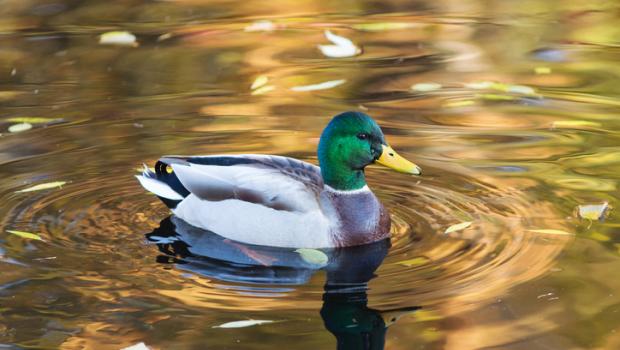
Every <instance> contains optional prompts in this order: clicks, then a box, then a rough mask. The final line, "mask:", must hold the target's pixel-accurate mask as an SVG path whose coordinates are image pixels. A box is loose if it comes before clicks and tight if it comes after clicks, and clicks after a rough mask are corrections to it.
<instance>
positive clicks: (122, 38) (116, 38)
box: [99, 31, 138, 47]
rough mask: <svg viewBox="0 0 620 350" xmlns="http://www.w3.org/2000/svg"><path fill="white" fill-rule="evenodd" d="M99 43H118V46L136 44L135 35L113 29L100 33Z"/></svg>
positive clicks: (134, 45)
mask: <svg viewBox="0 0 620 350" xmlns="http://www.w3.org/2000/svg"><path fill="white" fill-rule="evenodd" d="M99 44H103V45H120V46H133V47H136V46H138V43H137V42H136V36H135V35H133V34H131V33H130V32H127V31H113V32H107V33H103V34H101V36H99Z"/></svg>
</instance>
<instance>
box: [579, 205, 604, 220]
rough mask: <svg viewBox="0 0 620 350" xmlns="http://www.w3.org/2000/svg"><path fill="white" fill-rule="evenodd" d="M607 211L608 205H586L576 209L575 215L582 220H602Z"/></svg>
mask: <svg viewBox="0 0 620 350" xmlns="http://www.w3.org/2000/svg"><path fill="white" fill-rule="evenodd" d="M608 210H609V203H607V202H604V203H602V204H586V205H580V206H578V207H577V214H578V215H579V217H580V218H582V219H588V220H592V221H594V220H603V219H604V218H605V215H606V214H607V212H608Z"/></svg>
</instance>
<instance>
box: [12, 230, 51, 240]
mask: <svg viewBox="0 0 620 350" xmlns="http://www.w3.org/2000/svg"><path fill="white" fill-rule="evenodd" d="M6 232H8V233H12V234H14V235H16V236H20V237H22V238H28V239H36V240H37V241H42V240H43V238H41V236H39V235H37V234H36V233H30V232H26V231H14V230H6Z"/></svg>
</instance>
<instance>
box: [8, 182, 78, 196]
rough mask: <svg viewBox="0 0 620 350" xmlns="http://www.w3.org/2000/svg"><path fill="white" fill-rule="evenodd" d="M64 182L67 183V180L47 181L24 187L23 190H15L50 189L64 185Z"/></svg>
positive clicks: (20, 191) (21, 191)
mask: <svg viewBox="0 0 620 350" xmlns="http://www.w3.org/2000/svg"><path fill="white" fill-rule="evenodd" d="M64 184H66V182H65V181H55V182H47V183H44V184H39V185H35V186H32V187H28V188H24V189H23V190H19V191H15V192H16V193H23V192H34V191H41V190H48V189H50V188H56V187H62V186H63V185H64Z"/></svg>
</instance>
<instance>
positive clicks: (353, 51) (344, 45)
mask: <svg viewBox="0 0 620 350" xmlns="http://www.w3.org/2000/svg"><path fill="white" fill-rule="evenodd" d="M325 37H326V38H327V40H329V41H331V42H332V43H333V44H334V45H319V46H318V47H319V50H321V52H322V53H323V55H325V56H327V57H334V58H342V57H352V56H355V55H358V54H360V53H361V52H362V50H361V49H360V48H359V47H357V46H355V44H353V42H352V41H351V40H349V39H347V38H345V37H342V36H339V35H336V34H334V33H332V32H330V31H329V30H326V31H325Z"/></svg>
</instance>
